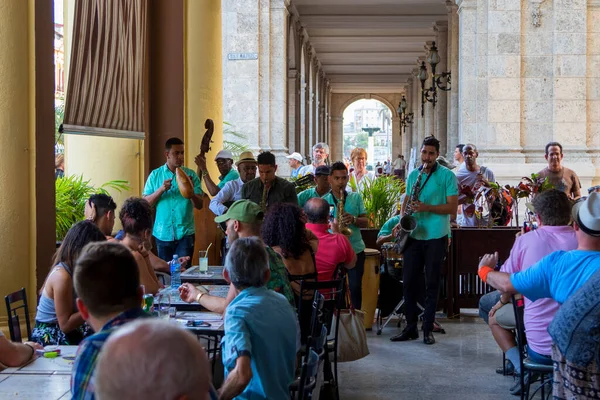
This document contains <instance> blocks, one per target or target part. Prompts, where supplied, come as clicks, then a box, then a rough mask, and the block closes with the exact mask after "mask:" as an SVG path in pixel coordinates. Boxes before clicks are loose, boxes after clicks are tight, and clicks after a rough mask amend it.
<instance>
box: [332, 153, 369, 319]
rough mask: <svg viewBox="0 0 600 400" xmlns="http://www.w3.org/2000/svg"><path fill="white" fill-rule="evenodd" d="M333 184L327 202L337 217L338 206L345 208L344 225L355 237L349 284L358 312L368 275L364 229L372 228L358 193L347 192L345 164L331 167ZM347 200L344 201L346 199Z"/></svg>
mask: <svg viewBox="0 0 600 400" xmlns="http://www.w3.org/2000/svg"><path fill="white" fill-rule="evenodd" d="M329 184H330V185H331V191H330V192H329V193H328V194H326V195H325V196H323V199H324V200H325V201H326V202H327V203H329V205H330V206H333V207H334V213H333V215H335V216H337V215H338V204H343V207H344V214H343V216H342V218H343V221H341V222H342V225H346V226H347V227H348V228H350V230H351V231H352V233H351V234H350V236H348V239H349V240H350V244H351V245H352V249H353V250H354V252H355V253H356V266H355V267H354V268H353V269H351V270H348V283H349V287H350V301H351V302H352V305H353V306H354V308H356V309H357V310H360V308H361V306H362V276H363V273H364V271H365V242H363V240H362V236H361V234H360V228H366V227H367V224H368V220H367V214H366V210H365V205H364V203H363V200H362V197H360V194H358V193H352V192H346V185H347V184H348V169H347V168H346V165H344V163H343V162H341V161H338V162H335V163H333V164H332V165H331V167H330V171H329ZM342 197H343V198H342ZM339 222H340V221H337V218H336V219H335V220H334V223H333V224H332V225H333V228H334V229H333V231H334V233H338V232H337V228H338V227H339V225H340V224H339Z"/></svg>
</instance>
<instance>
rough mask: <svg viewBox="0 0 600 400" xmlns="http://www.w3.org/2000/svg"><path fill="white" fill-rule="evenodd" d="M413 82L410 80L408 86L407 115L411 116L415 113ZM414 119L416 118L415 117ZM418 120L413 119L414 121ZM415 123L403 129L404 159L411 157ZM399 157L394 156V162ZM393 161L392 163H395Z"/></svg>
mask: <svg viewBox="0 0 600 400" xmlns="http://www.w3.org/2000/svg"><path fill="white" fill-rule="evenodd" d="M413 97H414V94H413V80H412V79H409V80H408V84H407V85H406V105H407V107H406V113H407V114H410V113H411V112H413ZM413 118H414V117H413ZM415 119H416V118H414V119H413V121H414V120H415ZM413 126H414V122H413V123H412V124H408V125H407V126H406V129H402V153H401V154H404V159H407V157H408V156H409V155H410V148H411V147H412V130H413ZM396 157H398V155H397V154H394V155H393V160H395V159H396ZM393 160H392V161H393Z"/></svg>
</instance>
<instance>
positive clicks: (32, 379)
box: [0, 375, 71, 400]
mask: <svg viewBox="0 0 600 400" xmlns="http://www.w3.org/2000/svg"><path fill="white" fill-rule="evenodd" d="M70 381H71V377H70V376H69V375H8V376H7V378H6V379H4V380H2V376H0V399H22V400H34V399H44V400H57V399H60V398H71V396H70V395H71V394H70V392H69V383H70ZM65 395H68V396H67V397H64V396H65Z"/></svg>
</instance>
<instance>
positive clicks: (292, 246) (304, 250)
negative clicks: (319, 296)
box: [261, 203, 318, 339]
mask: <svg viewBox="0 0 600 400" xmlns="http://www.w3.org/2000/svg"><path fill="white" fill-rule="evenodd" d="M305 221H306V216H305V215H304V212H303V211H302V209H301V208H300V207H298V205H296V204H292V203H279V204H276V205H274V206H272V207H271V209H270V210H269V212H268V213H267V214H266V215H265V219H264V222H263V226H262V228H261V236H262V238H263V241H264V242H265V244H266V245H267V246H271V247H272V248H273V250H275V252H277V253H278V254H279V255H280V256H281V258H282V259H283V263H284V265H285V268H286V270H287V272H288V278H289V280H290V286H291V287H292V290H293V292H294V297H295V298H296V304H297V305H298V306H299V305H300V303H299V302H300V301H302V302H303V303H302V315H300V316H299V319H300V327H301V328H302V332H303V334H302V338H303V339H304V338H305V336H306V335H305V331H306V328H309V327H310V316H311V313H312V299H313V296H314V293H313V292H312V291H309V292H305V293H304V294H303V296H302V297H303V298H302V299H301V300H300V298H299V297H300V283H301V281H309V282H316V281H317V268H316V265H315V252H316V248H317V247H318V239H316V237H315V236H314V234H313V233H312V232H310V231H308V230H307V229H306V228H305ZM298 308H300V307H298Z"/></svg>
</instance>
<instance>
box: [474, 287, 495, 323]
mask: <svg viewBox="0 0 600 400" xmlns="http://www.w3.org/2000/svg"><path fill="white" fill-rule="evenodd" d="M499 301H500V292H499V291H497V290H494V291H493V292H489V293H486V294H484V295H483V296H481V298H480V299H479V316H480V317H481V319H483V320H484V321H485V323H486V324H487V323H489V322H488V320H489V318H490V316H489V314H490V310H491V309H492V307H494V305H496V303H498V302H499Z"/></svg>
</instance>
